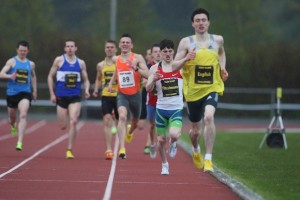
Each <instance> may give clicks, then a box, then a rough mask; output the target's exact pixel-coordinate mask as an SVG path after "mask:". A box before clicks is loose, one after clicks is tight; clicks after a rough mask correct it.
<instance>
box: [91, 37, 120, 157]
mask: <svg viewBox="0 0 300 200" xmlns="http://www.w3.org/2000/svg"><path fill="white" fill-rule="evenodd" d="M104 51H105V54H106V57H105V59H104V60H103V61H101V62H99V63H98V64H97V76H96V80H95V86H94V92H93V96H94V97H97V96H98V90H99V87H101V88H102V95H101V96H102V97H101V98H102V106H101V107H102V109H101V110H102V115H103V121H104V136H105V137H104V138H105V145H106V151H105V159H106V160H111V159H113V157H114V154H113V151H112V134H115V133H116V132H117V129H116V121H115V119H118V118H119V115H118V109H117V93H118V84H117V82H114V83H113V85H112V87H113V92H109V91H108V85H109V82H110V79H111V77H112V76H113V74H114V71H115V70H116V66H115V64H114V63H113V61H112V58H113V56H115V54H116V53H117V43H116V42H115V41H113V40H107V41H106V42H105V47H104ZM113 113H114V115H113Z"/></svg>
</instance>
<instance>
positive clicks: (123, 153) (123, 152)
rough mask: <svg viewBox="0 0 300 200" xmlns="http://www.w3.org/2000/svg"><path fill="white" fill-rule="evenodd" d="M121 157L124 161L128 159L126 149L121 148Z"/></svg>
mask: <svg viewBox="0 0 300 200" xmlns="http://www.w3.org/2000/svg"><path fill="white" fill-rule="evenodd" d="M119 157H120V158H122V159H125V158H126V151H125V148H121V149H120V150H119Z"/></svg>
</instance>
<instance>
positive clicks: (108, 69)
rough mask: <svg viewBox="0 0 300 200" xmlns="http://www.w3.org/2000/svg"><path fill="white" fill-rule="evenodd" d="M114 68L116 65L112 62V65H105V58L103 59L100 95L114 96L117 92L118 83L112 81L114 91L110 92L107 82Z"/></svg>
mask: <svg viewBox="0 0 300 200" xmlns="http://www.w3.org/2000/svg"><path fill="white" fill-rule="evenodd" d="M115 69H116V66H115V65H114V64H112V65H107V63H106V59H105V60H104V65H103V68H102V80H101V82H102V87H103V88H102V96H106V97H116V96H117V93H118V84H117V82H114V83H113V89H114V92H113V93H111V92H109V91H108V84H109V81H110V79H111V77H112V75H113V74H114V71H115Z"/></svg>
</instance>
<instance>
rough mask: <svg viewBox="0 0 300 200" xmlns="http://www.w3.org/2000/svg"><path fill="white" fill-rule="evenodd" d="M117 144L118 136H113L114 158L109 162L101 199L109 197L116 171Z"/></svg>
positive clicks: (105, 199)
mask: <svg viewBox="0 0 300 200" xmlns="http://www.w3.org/2000/svg"><path fill="white" fill-rule="evenodd" d="M118 146H119V138H118V136H116V137H115V147H114V158H113V160H112V163H111V168H110V173H109V177H108V181H107V185H106V188H105V193H104V196H103V200H109V199H110V197H111V191H112V186H113V182H114V176H115V172H116V165H117V158H118V154H117V153H118Z"/></svg>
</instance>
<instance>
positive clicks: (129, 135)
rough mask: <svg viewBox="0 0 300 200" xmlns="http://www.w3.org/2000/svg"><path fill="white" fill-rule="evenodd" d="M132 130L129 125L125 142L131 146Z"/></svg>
mask: <svg viewBox="0 0 300 200" xmlns="http://www.w3.org/2000/svg"><path fill="white" fill-rule="evenodd" d="M130 128H131V124H127V133H126V135H125V142H126V143H127V144H130V143H131V141H132V139H133V133H129V131H130Z"/></svg>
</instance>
